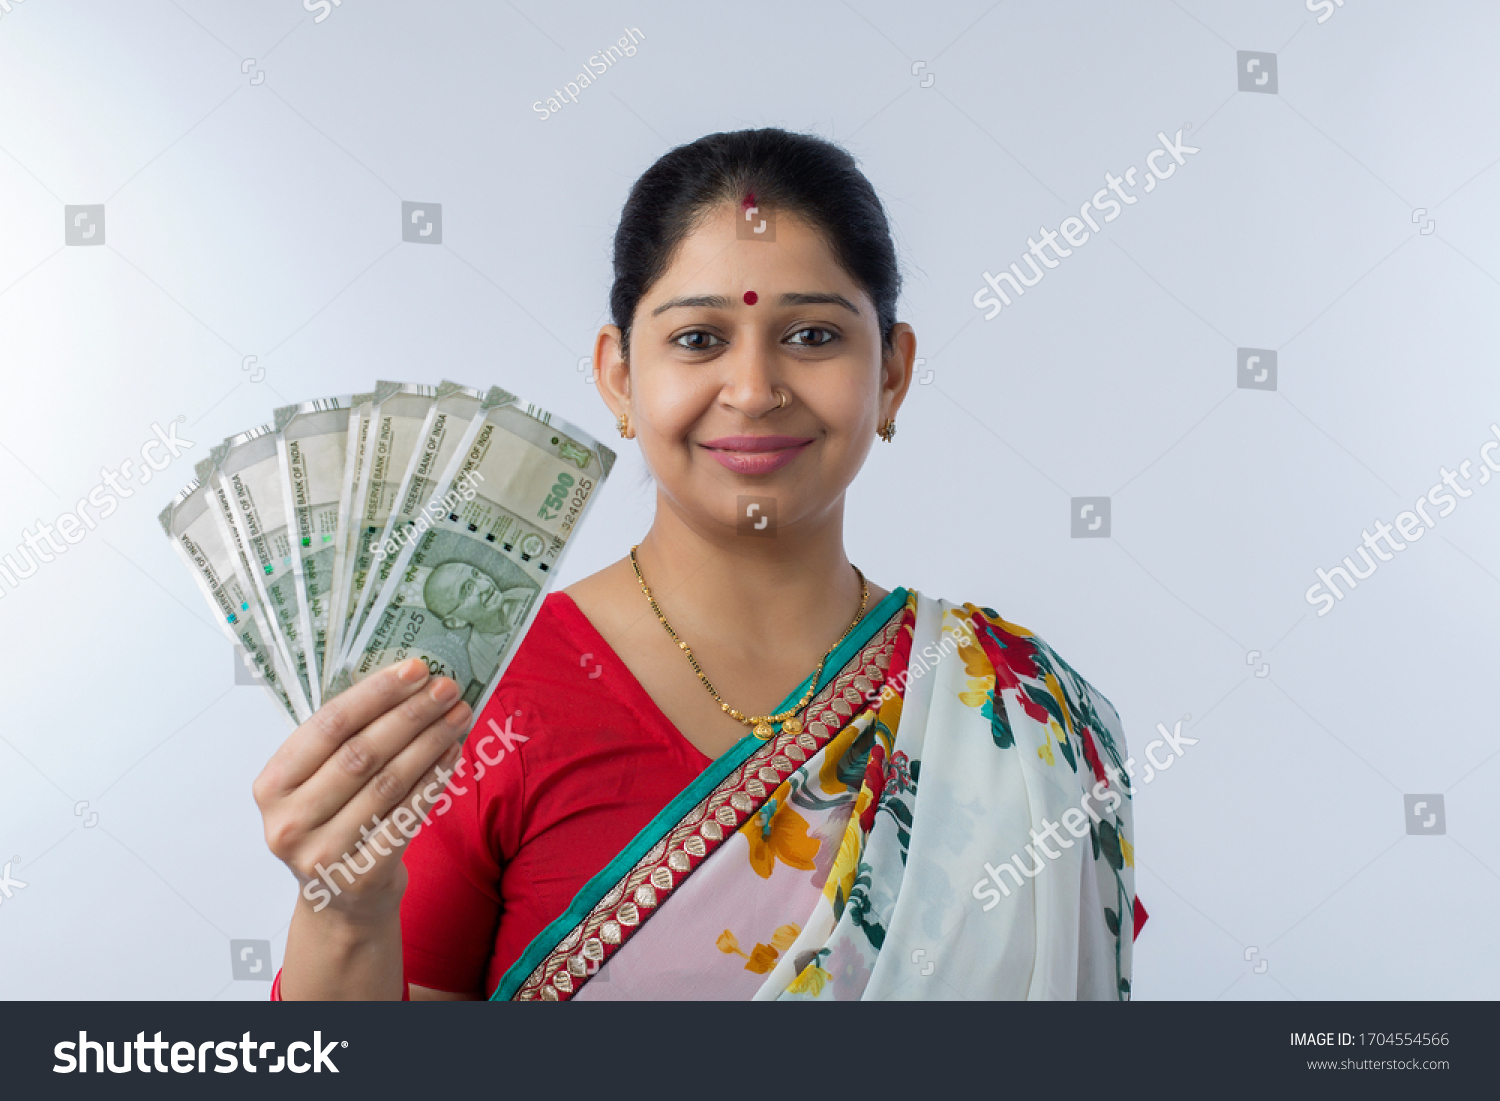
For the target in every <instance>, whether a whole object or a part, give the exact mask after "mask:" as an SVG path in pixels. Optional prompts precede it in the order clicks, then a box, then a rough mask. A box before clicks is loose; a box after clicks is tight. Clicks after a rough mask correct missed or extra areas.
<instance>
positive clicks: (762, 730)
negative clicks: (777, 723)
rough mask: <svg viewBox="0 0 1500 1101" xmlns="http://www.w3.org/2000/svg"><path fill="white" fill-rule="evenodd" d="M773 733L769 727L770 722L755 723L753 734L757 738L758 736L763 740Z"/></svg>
mask: <svg viewBox="0 0 1500 1101" xmlns="http://www.w3.org/2000/svg"><path fill="white" fill-rule="evenodd" d="M773 733H774V731H773V730H772V729H771V724H770V723H768V722H758V723H756V724H755V736H756V737H757V738H759V739H760V740H761V741H765V740H766V739H767V738H769V737H770V736H771V735H772V734H773Z"/></svg>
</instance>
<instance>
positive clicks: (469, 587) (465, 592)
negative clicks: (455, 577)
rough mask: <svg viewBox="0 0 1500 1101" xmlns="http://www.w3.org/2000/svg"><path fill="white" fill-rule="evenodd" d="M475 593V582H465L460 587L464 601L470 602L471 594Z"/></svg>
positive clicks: (459, 590) (460, 593)
mask: <svg viewBox="0 0 1500 1101" xmlns="http://www.w3.org/2000/svg"><path fill="white" fill-rule="evenodd" d="M473 591H474V582H472V581H465V582H464V583H463V584H462V585H460V586H459V587H458V592H459V596H460V597H461V598H462V599H464V600H468V599H469V594H470V593H472V592H473Z"/></svg>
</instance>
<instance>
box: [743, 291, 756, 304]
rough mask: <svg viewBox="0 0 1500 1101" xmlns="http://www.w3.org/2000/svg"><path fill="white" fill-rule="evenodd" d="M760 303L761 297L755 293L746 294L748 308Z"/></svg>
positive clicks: (747, 292)
mask: <svg viewBox="0 0 1500 1101" xmlns="http://www.w3.org/2000/svg"><path fill="white" fill-rule="evenodd" d="M759 301H760V295H758V294H756V293H755V292H754V291H746V292H745V305H747V306H753V305H755V304H756V303H757V302H759Z"/></svg>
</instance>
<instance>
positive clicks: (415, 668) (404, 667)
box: [396, 658, 427, 684]
mask: <svg viewBox="0 0 1500 1101" xmlns="http://www.w3.org/2000/svg"><path fill="white" fill-rule="evenodd" d="M426 677H427V663H426V662H425V661H423V660H422V659H421V658H412V659H411V660H409V661H406V662H403V663H402V664H401V667H400V668H399V669H397V670H396V679H397V680H399V681H400V682H401V683H402V684H417V683H418V682H420V681H422V680H425V679H426Z"/></svg>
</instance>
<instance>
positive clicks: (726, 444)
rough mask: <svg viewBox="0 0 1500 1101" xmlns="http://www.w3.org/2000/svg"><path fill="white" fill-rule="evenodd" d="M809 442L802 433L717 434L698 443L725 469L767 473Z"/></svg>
mask: <svg viewBox="0 0 1500 1101" xmlns="http://www.w3.org/2000/svg"><path fill="white" fill-rule="evenodd" d="M812 442H813V440H812V438H811V437H805V436H721V437H719V438H718V439H714V440H708V441H706V442H705V443H703V444H701V445H700V446H701V447H703V448H704V449H705V450H706V451H707V452H708V453H709V454H710V455H712V456H713V458H714V460H715V461H716V462H717V463H718V464H719V465H720V466H722V467H724V468H725V469H726V470H732V471H734V473H736V474H769V473H770V472H771V471H773V470H779V469H781V468H782V467H783V466H785V465H786V464H787V463H789V462H791V461H792V460H793V459H795V458H796V457H797V456H798V455H800V454H802V452H803V451H805V450H806V449H807V447H808V445H809V444H811V443H812Z"/></svg>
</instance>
